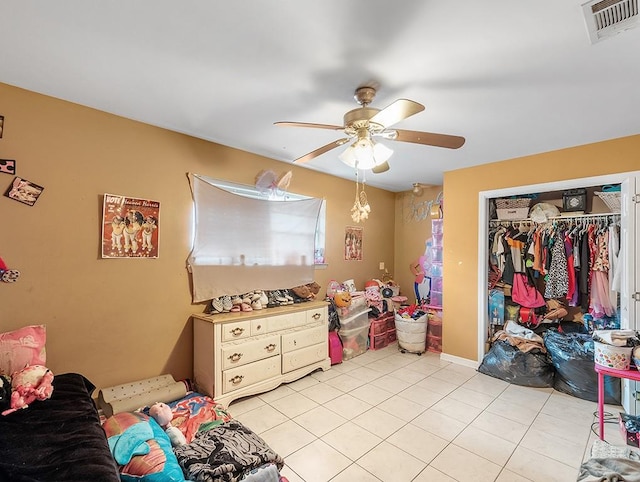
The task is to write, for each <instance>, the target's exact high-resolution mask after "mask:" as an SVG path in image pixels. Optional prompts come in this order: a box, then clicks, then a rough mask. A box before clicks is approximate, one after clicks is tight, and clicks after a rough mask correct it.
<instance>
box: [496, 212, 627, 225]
mask: <svg viewBox="0 0 640 482" xmlns="http://www.w3.org/2000/svg"><path fill="white" fill-rule="evenodd" d="M616 216H618V217H620V213H599V214H575V215H573V216H550V217H548V218H547V221H557V220H565V221H566V220H576V219H597V218H609V217H612V218H614V219H615V217H616ZM535 222H536V221H534V220H533V219H531V218H524V219H490V220H489V223H490V224H500V223H535ZM539 224H544V223H539Z"/></svg>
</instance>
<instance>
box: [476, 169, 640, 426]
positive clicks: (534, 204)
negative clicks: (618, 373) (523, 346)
mask: <svg viewBox="0 0 640 482" xmlns="http://www.w3.org/2000/svg"><path fill="white" fill-rule="evenodd" d="M638 174H639V173H638V172H634V173H621V174H614V175H607V176H599V177H593V178H583V179H574V180H567V181H560V182H551V183H546V184H538V185H531V186H520V187H514V188H508V189H500V190H495V191H485V192H481V193H480V194H479V233H478V239H479V243H478V244H479V251H478V282H479V285H478V320H479V323H478V365H480V364H481V363H482V360H483V358H484V356H485V355H486V354H487V352H488V351H489V349H490V341H491V339H492V336H493V334H494V333H496V331H499V330H501V329H502V328H503V327H504V326H505V323H508V321H509V320H512V321H516V322H517V323H518V325H519V326H520V325H524V326H528V327H530V328H537V331H539V332H540V333H543V332H544V330H545V328H548V327H550V326H554V327H556V328H557V327H559V326H562V327H563V329H564V331H565V332H570V331H574V330H575V331H576V332H580V331H584V329H585V328H587V327H589V328H591V330H592V329H593V328H594V327H597V328H600V329H602V328H603V329H609V328H617V327H620V328H631V329H638V328H637V326H636V320H637V319H640V316H638V313H637V312H638V311H640V309H639V305H640V303H637V302H635V301H634V298H633V297H634V293H637V292H638V291H639V289H638V288H637V281H636V279H637V278H639V277H640V275H639V274H638V273H640V268H638V259H637V258H638V257H636V254H635V253H636V251H637V245H638V243H639V242H640V236H637V235H636V229H637V227H638V225H640V220H638V219H637V218H638V217H639V214H638V213H637V209H636V206H637V203H638V200H640V196H638V195H637V192H638V188H637V186H638V185H640V182H638V180H639V179H640V177H639V175H638ZM598 236H600V239H601V244H600V246H602V247H603V249H605V248H606V249H607V250H608V249H609V246H608V244H609V242H610V240H613V242H614V246H612V247H611V252H612V256H611V260H612V261H611V262H612V263H616V261H617V259H618V257H620V259H622V260H623V261H622V263H619V264H616V265H615V266H614V267H613V268H611V269H612V271H611V275H612V278H611V279H612V280H613V276H614V275H615V276H616V282H617V283H618V284H617V285H616V286H617V287H616V288H615V289H613V288H612V289H610V288H611V287H612V286H613V283H612V284H611V285H609V278H608V274H609V272H608V270H609V266H606V271H607V273H606V276H605V274H604V267H603V268H602V272H600V273H598V274H597V275H595V276H593V270H591V269H587V270H585V271H581V270H582V267H583V266H585V264H586V265H588V266H589V268H590V267H591V265H592V263H594V259H591V258H589V257H586V258H585V257H583V256H582V255H581V253H582V254H586V253H588V252H589V244H588V243H589V242H595V241H597V240H598V239H599V238H598ZM507 241H508V242H507ZM543 241H544V242H543ZM554 241H557V242H556V243H555V248H556V249H557V250H558V251H560V250H561V248H562V254H563V256H565V255H566V256H567V259H565V263H567V262H568V264H563V263H559V264H557V265H554V266H551V264H550V261H551V256H550V253H551V251H550V249H551V246H554ZM536 243H537V244H536ZM582 243H585V244H582ZM541 246H544V247H545V249H546V251H544V252H543V251H542V250H541V249H540V248H541ZM574 248H577V249H575V251H574ZM536 250H538V251H536ZM535 254H537V256H535ZM558 254H559V253H558ZM569 254H571V255H573V256H577V257H574V258H573V259H571V260H570V261H569V258H568V256H569ZM607 254H608V253H607ZM560 258H561V256H559V255H558V256H556V259H560ZM608 259H609V257H608V256H607V261H608ZM514 260H515V262H516V264H515V266H514V264H513V263H514ZM575 262H577V263H578V268H579V270H576V269H575V268H576V266H575ZM534 263H535V264H534ZM568 265H570V267H568ZM562 270H565V271H564V272H563V271H562ZM569 270H570V271H571V273H572V274H573V275H574V276H573V277H569V276H568V274H569ZM616 270H617V271H616ZM559 273H561V275H559ZM616 273H617V274H616ZM580 274H582V277H581V278H579V279H577V278H575V275H578V276H580ZM514 275H515V279H516V281H518V280H521V279H524V280H526V281H528V282H529V284H530V285H532V286H535V287H536V288H537V291H538V293H539V294H540V295H541V300H537V301H536V302H535V303H533V302H531V303H529V302H523V301H522V292H523V289H522V288H517V289H516V291H517V293H516V298H517V301H516V300H514V299H513V298H514V297H513V293H512V289H513V287H514V286H515V285H514ZM505 278H506V279H505ZM593 279H597V281H596V283H597V285H596V288H598V289H597V293H600V294H601V295H602V296H601V297H597V296H591V293H592V286H591V283H592V282H593ZM605 283H606V287H605V285H604V284H605ZM518 284H520V283H516V285H518ZM600 285H602V286H600ZM491 288H494V293H498V295H499V296H498V300H497V303H496V302H495V300H494V304H493V306H492V304H491V303H490V296H489V295H490V294H491V293H492V291H491ZM496 288H497V289H496ZM605 288H606V289H605ZM593 292H595V291H593ZM529 294H530V295H531V296H534V293H533V292H532V293H529ZM502 295H504V298H503V303H504V305H500V304H499V302H500V297H501V296H502ZM523 304H531V305H537V306H538V307H537V308H529V307H523ZM552 305H553V306H552ZM497 306H500V309H496V307H497ZM491 308H493V309H491ZM556 315H557V316H556ZM523 317H525V318H523ZM540 322H544V323H545V324H547V326H546V327H545V326H543V325H540ZM623 385H624V386H623V387H622V392H621V398H622V402H623V403H622V404H623V406H624V407H625V410H626V411H627V412H628V413H640V402H636V396H635V394H636V388H635V382H625V383H624V384H623ZM638 392H640V387H639V390H638ZM636 405H637V407H636Z"/></svg>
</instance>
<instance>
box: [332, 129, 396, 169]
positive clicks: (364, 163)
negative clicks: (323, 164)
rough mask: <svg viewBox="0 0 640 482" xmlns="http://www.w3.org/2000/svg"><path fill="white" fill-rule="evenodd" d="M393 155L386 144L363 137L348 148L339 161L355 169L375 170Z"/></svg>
mask: <svg viewBox="0 0 640 482" xmlns="http://www.w3.org/2000/svg"><path fill="white" fill-rule="evenodd" d="M392 154H393V150H391V149H389V148H388V147H387V146H385V145H384V144H380V143H378V142H373V141H372V140H371V139H370V138H367V137H362V138H360V139H358V140H357V141H356V142H354V143H353V144H351V145H350V146H349V147H347V148H346V149H345V150H344V151H343V152H342V154H340V155H339V156H338V159H340V160H341V161H342V162H344V163H345V164H346V165H347V166H349V167H353V168H355V169H373V168H374V167H376V166H379V165H381V164H384V163H385V162H387V161H388V160H389V158H390V157H391V155H392Z"/></svg>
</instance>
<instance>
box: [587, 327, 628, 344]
mask: <svg viewBox="0 0 640 482" xmlns="http://www.w3.org/2000/svg"><path fill="white" fill-rule="evenodd" d="M593 339H594V340H596V341H599V342H601V343H606V344H607V345H613V346H628V341H629V340H631V339H637V336H636V332H635V331H633V330H594V331H593Z"/></svg>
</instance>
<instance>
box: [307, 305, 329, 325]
mask: <svg viewBox="0 0 640 482" xmlns="http://www.w3.org/2000/svg"><path fill="white" fill-rule="evenodd" d="M306 314H307V324H315V323H318V322H322V323H325V324H326V323H327V318H328V317H329V315H328V311H327V308H318V309H315V310H308V311H307V312H306Z"/></svg>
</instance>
